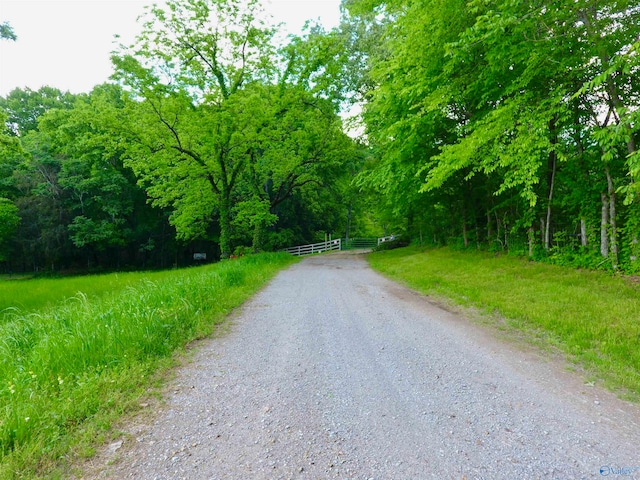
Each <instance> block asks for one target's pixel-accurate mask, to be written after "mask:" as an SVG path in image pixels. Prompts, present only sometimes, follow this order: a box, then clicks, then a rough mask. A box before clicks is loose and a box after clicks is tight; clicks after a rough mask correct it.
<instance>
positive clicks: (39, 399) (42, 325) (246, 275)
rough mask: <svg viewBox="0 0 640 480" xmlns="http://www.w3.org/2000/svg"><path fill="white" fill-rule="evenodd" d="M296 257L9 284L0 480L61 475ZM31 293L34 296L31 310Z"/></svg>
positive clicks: (2, 354) (1, 358)
mask: <svg viewBox="0 0 640 480" xmlns="http://www.w3.org/2000/svg"><path fill="white" fill-rule="evenodd" d="M294 261H295V259H294V257H291V256H290V255H287V254H261V255H255V256H249V257H244V258H242V259H239V260H233V261H228V262H223V263H220V264H215V265H209V266H204V267H199V268H191V269H185V270H177V271H168V272H157V273H143V274H137V275H135V274H127V275H124V276H123V275H120V274H119V275H115V274H114V275H104V276H95V277H93V276H91V277H84V279H83V278H74V279H59V280H23V281H18V282H16V283H19V284H20V285H21V287H20V288H21V289H22V290H23V291H20V288H18V289H15V290H11V289H13V288H14V286H13V285H11V283H12V282H5V283H3V284H2V285H1V286H0V288H1V289H2V290H3V292H2V302H4V303H3V305H4V308H5V309H7V308H8V309H9V313H5V315H4V317H3V321H2V322H1V323H0V406H1V408H0V479H17V478H30V479H32V478H53V479H55V478H68V475H69V470H68V469H69V466H70V465H72V464H73V463H74V462H77V461H78V459H79V458H82V457H90V456H91V455H92V454H93V453H94V449H95V448H96V446H97V445H99V444H101V443H102V442H104V441H105V439H107V438H108V436H109V435H110V434H111V428H112V425H113V423H114V422H115V421H116V420H117V419H118V418H119V417H120V416H121V415H122V414H126V413H129V412H133V411H135V410H136V409H138V408H140V407H139V404H140V402H141V399H142V398H144V397H145V396H148V395H149V392H150V391H153V389H154V386H157V383H158V379H159V378H162V375H160V374H158V372H161V371H163V370H164V369H166V368H168V367H170V366H171V365H173V362H174V361H175V360H174V359H175V353H176V352H180V351H182V350H183V349H184V347H185V345H186V344H188V343H189V342H191V341H193V340H194V339H197V338H202V337H204V336H207V335H209V334H210V333H211V332H212V331H213V329H214V328H215V325H216V324H218V323H220V322H221V321H222V320H223V319H224V318H225V316H226V315H227V314H228V313H229V312H230V311H231V310H232V309H233V308H235V307H237V306H238V305H240V304H242V303H243V302H244V301H245V300H246V299H247V298H248V297H249V296H251V295H252V294H253V293H255V292H256V291H257V290H258V289H259V288H261V287H262V286H263V285H264V284H265V283H266V282H267V281H268V280H269V279H270V278H272V277H273V275H274V274H275V273H276V272H277V271H278V270H280V269H281V268H283V267H285V266H287V265H289V264H291V263H292V262H294ZM32 282H33V283H32ZM32 285H33V291H34V292H37V293H34V298H35V297H37V298H38V299H39V300H37V301H35V300H34V301H31V302H27V301H26V300H25V298H26V297H27V296H28V295H27V292H31V290H32ZM5 289H6V290H5ZM9 290H11V292H9ZM78 292H81V293H78ZM10 295H15V303H16V304H17V303H20V307H19V308H15V305H12V303H11V296H10Z"/></svg>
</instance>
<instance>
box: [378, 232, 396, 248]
mask: <svg viewBox="0 0 640 480" xmlns="http://www.w3.org/2000/svg"><path fill="white" fill-rule="evenodd" d="M395 239H396V237H395V235H389V236H387V237H380V238H378V246H380V244H381V243H384V242H390V241H391V240H395Z"/></svg>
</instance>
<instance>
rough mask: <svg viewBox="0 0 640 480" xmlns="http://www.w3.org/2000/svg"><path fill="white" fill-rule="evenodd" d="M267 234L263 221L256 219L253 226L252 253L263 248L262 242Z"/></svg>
mask: <svg viewBox="0 0 640 480" xmlns="http://www.w3.org/2000/svg"><path fill="white" fill-rule="evenodd" d="M266 236H267V227H266V225H265V223H264V222H263V221H257V222H256V224H255V226H254V227H253V245H252V250H253V253H259V252H262V251H263V250H264V243H265V239H266Z"/></svg>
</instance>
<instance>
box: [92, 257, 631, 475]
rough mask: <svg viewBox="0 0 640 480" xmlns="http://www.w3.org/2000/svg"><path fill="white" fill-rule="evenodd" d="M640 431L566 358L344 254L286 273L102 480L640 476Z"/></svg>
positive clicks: (180, 375)
mask: <svg viewBox="0 0 640 480" xmlns="http://www.w3.org/2000/svg"><path fill="white" fill-rule="evenodd" d="M639 422H640V409H639V408H638V406H636V405H632V404H629V403H627V402H624V401H621V400H619V399H617V398H615V396H614V395H613V394H611V393H609V392H606V391H604V390H601V389H599V388H597V387H588V386H585V385H584V384H583V381H582V379H581V378H580V377H579V376H578V375H574V374H571V373H568V372H567V371H566V370H564V369H563V367H562V365H559V364H558V362H554V361H549V360H545V358H544V357H542V356H539V355H537V354H535V353H534V352H530V351H523V350H522V349H519V348H517V347H515V346H513V345H511V344H508V343H506V342H504V341H500V340H496V339H495V338H494V337H493V336H492V335H491V334H490V333H488V332H486V331H485V330H483V329H482V328H480V327H478V326H475V325H473V324H471V323H469V322H468V321H466V320H465V319H464V318H461V317H460V316H458V315H456V314H453V313H450V312H448V311H446V310H443V309H442V308H440V307H438V306H437V305H434V304H432V303H429V302H428V300H427V299H426V298H425V297H423V296H421V295H418V294H416V293H414V292H412V291H410V290H407V289H405V288H403V287H400V286H398V285H397V284H395V283H393V282H391V281H389V280H386V279H385V278H383V277H381V276H380V275H378V274H377V273H375V272H373V271H372V270H371V269H370V268H369V267H368V265H367V263H366V261H365V260H364V259H363V258H362V257H360V256H354V255H340V254H332V255H323V256H318V257H313V258H307V259H304V260H302V261H301V262H300V263H298V264H296V265H294V266H293V267H291V268H289V269H287V270H286V271H283V272H281V273H280V274H279V275H278V276H277V277H276V278H275V279H274V280H273V281H272V282H271V283H270V284H269V285H268V286H267V287H266V288H265V289H264V290H263V291H262V292H260V293H259V294H258V295H256V296H255V297H254V298H253V299H252V300H251V301H250V302H248V303H247V304H245V305H244V306H243V308H242V309H240V310H239V311H238V312H236V314H234V315H233V318H232V319H231V327H230V332H229V333H228V334H225V335H223V336H222V337H220V338H213V339H210V340H207V341H206V342H203V343H202V344H201V345H200V346H199V348H198V350H197V351H196V352H195V354H194V356H193V359H192V361H191V362H190V363H189V364H188V365H186V366H185V367H183V368H181V369H179V370H178V372H177V374H176V378H175V380H174V381H173V382H172V384H171V385H170V386H169V387H168V389H167V394H166V404H165V405H163V406H162V407H161V408H160V409H159V411H158V412H157V414H155V415H154V416H153V420H152V421H151V423H150V424H147V425H136V424H133V423H132V424H130V425H129V426H127V427H125V432H127V433H128V435H126V436H125V440H124V443H123V445H122V447H121V448H119V449H118V450H117V452H115V454H114V453H113V451H112V452H111V454H110V455H109V454H108V453H107V452H105V453H104V454H102V455H99V456H98V457H97V459H96V463H97V465H96V466H95V468H94V469H93V473H94V475H93V477H94V478H112V479H128V478H132V479H145V480H147V479H158V480H160V479H190V480H191V479H221V480H222V479H230V480H231V479H238V480H239V479H242V480H246V479H380V480H382V479H384V480H386V479H398V480H399V479H429V478H445V479H446V478H452V479H468V480H471V479H537V478H553V479H582V478H600V477H602V474H601V468H603V467H605V466H606V467H612V468H614V469H615V468H620V467H625V466H626V467H630V468H631V471H630V472H629V471H624V473H629V475H624V477H623V478H640V447H638V446H639V445H640V423H639ZM119 445H120V444H119V443H118V446H119ZM112 450H115V449H112ZM633 467H639V468H638V469H637V470H633ZM615 472H616V470H609V471H608V472H607V471H606V470H603V473H610V474H611V476H614V477H615V476H617V477H620V475H616V474H615Z"/></svg>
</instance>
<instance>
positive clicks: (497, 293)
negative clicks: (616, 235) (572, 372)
mask: <svg viewBox="0 0 640 480" xmlns="http://www.w3.org/2000/svg"><path fill="white" fill-rule="evenodd" d="M369 262H370V264H371V266H372V267H373V268H374V269H376V270H378V271H380V272H381V273H383V274H385V275H387V276H388V277H390V278H392V279H394V280H396V281H399V282H401V283H403V284H405V285H407V286H409V287H411V288H413V289H415V290H417V291H420V292H421V293H424V294H427V295H435V296H436V297H445V298H447V299H449V300H451V301H453V302H455V303H456V304H458V305H461V306H463V307H473V308H478V309H480V310H481V311H482V312H485V313H486V314H489V315H488V316H485V318H487V319H488V321H489V322H490V323H492V324H493V325H494V326H499V327H500V328H506V329H507V330H508V331H510V332H511V333H514V332H518V335H519V336H524V337H525V339H526V340H527V341H529V342H532V343H536V344H537V345H542V346H543V347H544V346H552V347H554V348H557V349H559V350H561V351H562V352H563V353H564V354H565V355H566V356H567V358H568V359H569V360H570V361H572V362H574V363H575V364H576V365H577V366H579V367H580V368H581V369H584V370H586V374H587V375H588V376H589V378H588V379H587V381H588V382H591V381H594V380H601V381H603V382H604V384H605V385H606V386H607V387H608V388H610V389H612V390H614V391H616V392H617V393H618V394H619V395H621V396H623V397H627V398H630V399H633V400H635V401H638V399H640V350H638V348H637V347H638V339H639V338H640V322H639V320H640V287H639V286H638V285H636V284H633V283H631V282H629V281H628V280H626V279H624V278H621V277H614V276H611V275H609V274H606V273H603V272H592V271H581V270H575V269H573V268H568V267H558V266H553V265H548V264H542V263H536V262H529V261H527V260H524V259H520V258H515V257H509V256H498V257H496V256H495V255H492V254H488V253H482V252H459V251H453V250H451V249H448V248H437V249H435V248H434V249H421V248H416V247H411V248H404V249H398V250H393V251H385V252H378V253H374V254H372V255H370V256H369ZM495 314H497V315H495ZM498 318H499V320H498ZM494 320H495V321H494Z"/></svg>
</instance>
